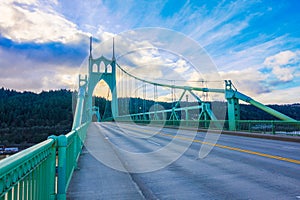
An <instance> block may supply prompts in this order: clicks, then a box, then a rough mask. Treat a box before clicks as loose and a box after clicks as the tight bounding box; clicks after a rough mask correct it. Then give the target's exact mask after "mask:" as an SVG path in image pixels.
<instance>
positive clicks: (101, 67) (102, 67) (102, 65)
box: [99, 61, 105, 73]
mask: <svg viewBox="0 0 300 200" xmlns="http://www.w3.org/2000/svg"><path fill="white" fill-rule="evenodd" d="M99 68H100V70H99V72H100V73H104V72H105V64H104V62H103V61H101V63H100V65H99Z"/></svg>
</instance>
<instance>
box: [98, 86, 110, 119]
mask: <svg viewBox="0 0 300 200" xmlns="http://www.w3.org/2000/svg"><path fill="white" fill-rule="evenodd" d="M111 101H112V93H111V90H110V88H109V86H108V84H107V83H106V82H105V81H104V80H101V81H99V82H98V83H97V85H96V86H95V88H94V91H93V106H96V107H98V108H99V114H100V118H101V119H102V120H105V119H107V118H110V117H112V111H111Z"/></svg>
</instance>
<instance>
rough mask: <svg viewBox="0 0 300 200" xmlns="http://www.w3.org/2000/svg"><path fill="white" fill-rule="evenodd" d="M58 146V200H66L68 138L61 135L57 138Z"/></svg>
mask: <svg viewBox="0 0 300 200" xmlns="http://www.w3.org/2000/svg"><path fill="white" fill-rule="evenodd" d="M57 139H58V140H57V146H58V169H57V199H58V200H65V199H66V198H67V195H66V180H67V175H66V168H67V163H66V161H67V156H66V149H67V138H66V136H65V135H60V136H58V137H57Z"/></svg>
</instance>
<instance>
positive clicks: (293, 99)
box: [254, 86, 300, 104]
mask: <svg viewBox="0 0 300 200" xmlns="http://www.w3.org/2000/svg"><path fill="white" fill-rule="evenodd" d="M299 91H300V86H296V87H292V88H288V89H278V90H273V91H272V92H271V93H262V94H259V95H257V96H256V97H255V98H254V99H255V100H257V101H260V102H263V103H264V104H278V103H279V104H292V103H300V95H299Z"/></svg>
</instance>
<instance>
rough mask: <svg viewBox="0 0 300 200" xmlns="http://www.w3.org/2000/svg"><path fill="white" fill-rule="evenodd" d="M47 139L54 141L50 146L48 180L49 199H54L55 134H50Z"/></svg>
mask: <svg viewBox="0 0 300 200" xmlns="http://www.w3.org/2000/svg"><path fill="white" fill-rule="evenodd" d="M48 139H53V140H54V141H55V143H54V144H53V146H52V148H51V151H52V153H51V159H50V166H51V168H50V176H51V177H50V182H49V187H50V191H51V194H50V195H51V196H50V199H51V200H55V199H56V193H55V184H56V183H55V177H56V149H57V136H55V135H51V136H49V137H48Z"/></svg>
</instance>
